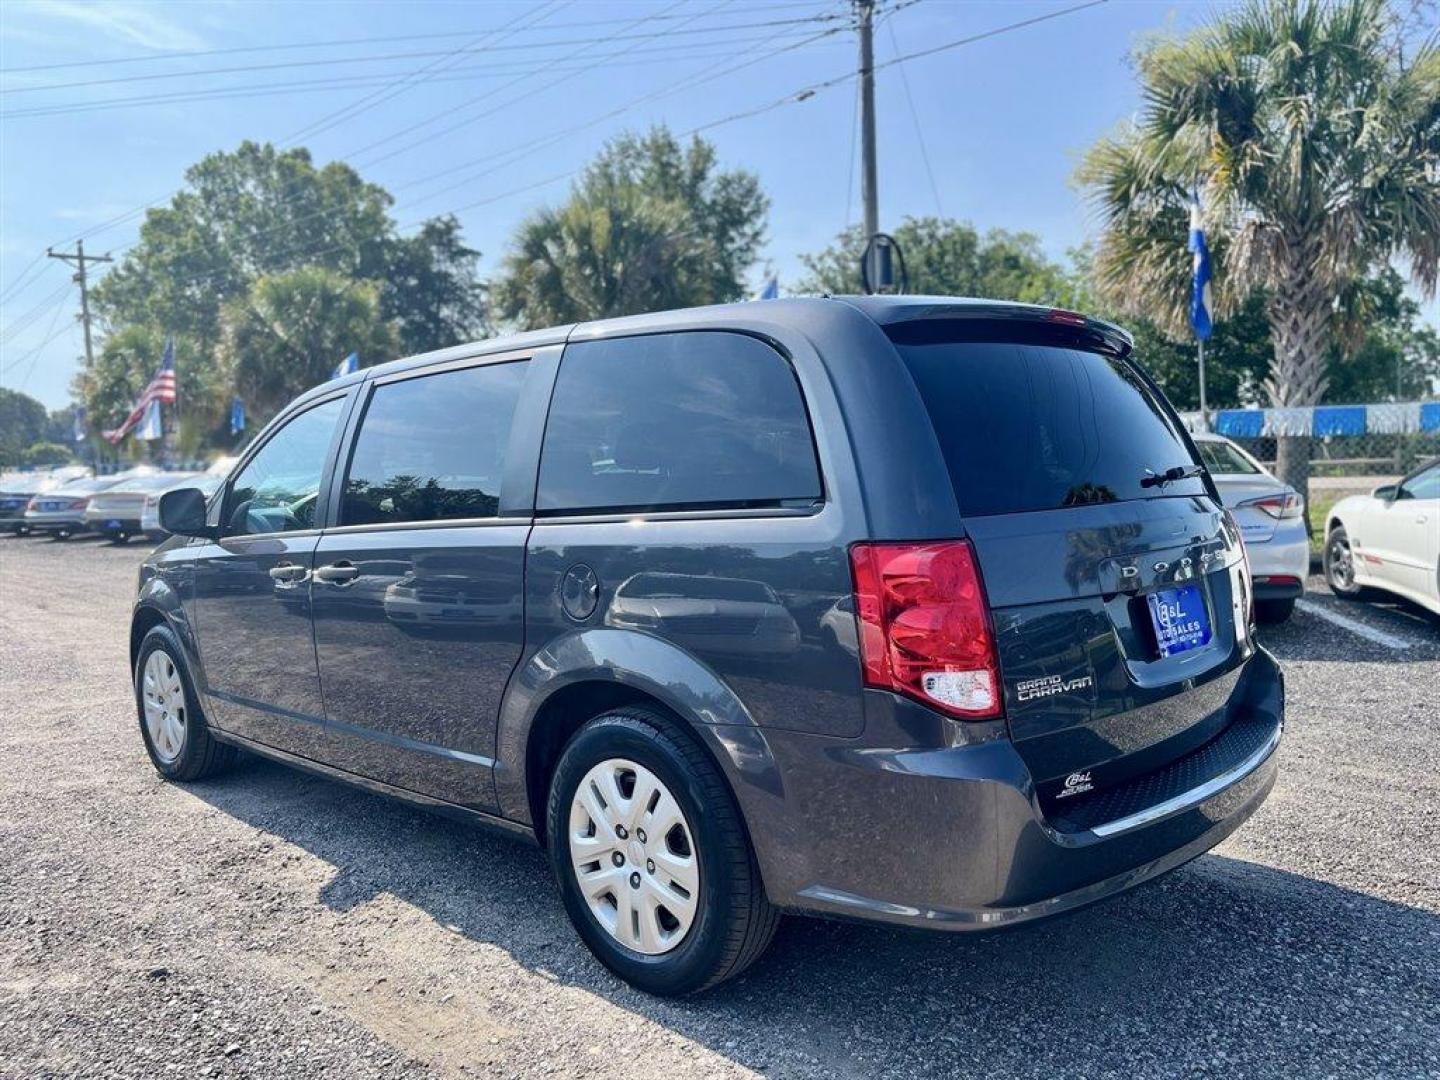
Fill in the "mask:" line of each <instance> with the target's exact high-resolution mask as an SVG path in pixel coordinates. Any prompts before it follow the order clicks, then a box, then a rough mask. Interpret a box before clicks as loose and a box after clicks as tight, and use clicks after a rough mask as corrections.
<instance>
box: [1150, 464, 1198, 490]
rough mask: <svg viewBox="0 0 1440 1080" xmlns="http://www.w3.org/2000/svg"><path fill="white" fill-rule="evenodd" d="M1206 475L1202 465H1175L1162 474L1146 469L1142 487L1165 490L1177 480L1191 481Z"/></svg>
mask: <svg viewBox="0 0 1440 1080" xmlns="http://www.w3.org/2000/svg"><path fill="white" fill-rule="evenodd" d="M1204 473H1205V469H1204V467H1203V466H1200V465H1173V466H1171V467H1170V468H1168V469H1166V470H1165V471H1164V472H1162V473H1157V472H1155V471H1154V470H1153V469H1146V470H1145V476H1144V478H1143V479H1142V480H1141V481H1140V486H1141V487H1159V488H1163V487H1164V486H1165V485H1166V484H1172V483H1174V482H1175V481H1176V480H1189V479H1191V478H1192V477H1195V476H1203V475H1204Z"/></svg>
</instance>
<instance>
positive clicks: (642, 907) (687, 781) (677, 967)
mask: <svg viewBox="0 0 1440 1080" xmlns="http://www.w3.org/2000/svg"><path fill="white" fill-rule="evenodd" d="M546 817H547V822H548V829H547V837H548V841H549V848H550V862H551V866H552V868H553V870H554V872H555V876H556V879H557V880H558V882H559V884H560V892H561V895H562V897H563V899H564V901H565V909H566V911H567V912H568V914H569V916H570V920H571V922H573V923H574V924H575V928H576V929H577V930H578V931H579V933H580V936H581V938H582V939H583V940H584V942H585V944H586V945H587V946H588V947H589V949H590V951H591V952H592V953H594V954H595V956H596V957H597V958H598V959H599V960H600V962H601V963H603V964H604V965H605V966H606V967H608V968H609V969H610V970H611V971H613V972H615V974H617V975H619V976H620V977H621V978H622V979H624V980H626V981H627V982H629V983H631V984H633V985H634V986H637V987H639V988H640V989H641V990H645V991H648V992H649V993H652V994H661V995H678V994H688V993H693V992H695V991H698V990H704V989H708V988H709V987H712V986H715V985H716V984H717V983H720V982H723V981H724V980H726V979H729V978H732V977H734V976H735V975H738V974H739V973H740V972H741V971H743V970H744V969H745V968H746V967H748V966H749V965H750V964H751V963H753V962H754V961H755V960H756V959H757V958H758V957H759V956H760V954H761V953H763V952H764V951H765V948H766V946H767V945H769V943H770V939H771V938H772V937H773V936H774V933H775V927H776V924H777V922H778V920H779V913H778V912H777V911H776V910H775V908H774V907H772V906H771V904H770V902H769V901H768V899H767V898H766V896H765V890H764V886H763V885H762V884H761V881H760V872H759V869H758V867H757V866H756V863H755V858H754V855H753V853H752V852H751V849H750V842H749V840H748V838H747V836H746V833H745V827H744V825H743V823H742V821H741V818H740V813H739V810H738V809H737V808H736V806H735V802H734V800H733V799H732V797H731V795H730V791H729V789H728V788H727V787H726V785H725V781H724V779H723V778H722V777H721V775H720V772H719V770H718V769H717V768H716V767H715V765H714V763H713V762H712V761H711V760H710V758H709V757H708V756H707V755H706V753H705V752H704V750H702V749H701V748H700V747H698V746H696V745H695V744H694V743H692V742H691V741H690V739H688V738H687V737H685V735H683V734H681V733H680V732H678V731H677V730H676V729H675V726H674V722H673V721H671V720H670V719H669V718H668V717H666V716H664V715H663V714H660V713H658V712H654V711H651V710H649V709H644V708H629V709H623V710H619V711H616V712H612V713H607V714H605V715H603V716H599V717H596V718H595V719H594V720H591V721H590V722H589V723H587V724H586V725H585V726H584V727H583V728H581V729H580V730H579V731H578V732H577V733H576V734H575V736H574V737H573V738H572V739H571V740H570V743H569V745H568V746H567V747H566V748H565V752H564V754H563V755H562V756H561V758H560V763H559V765H558V766H557V767H556V770H555V776H554V781H553V783H552V784H551V788H550V801H549V806H548V812H547V815H546Z"/></svg>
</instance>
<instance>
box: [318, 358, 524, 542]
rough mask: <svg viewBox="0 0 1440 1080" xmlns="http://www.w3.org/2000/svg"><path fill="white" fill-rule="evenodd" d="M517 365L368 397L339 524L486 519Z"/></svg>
mask: <svg viewBox="0 0 1440 1080" xmlns="http://www.w3.org/2000/svg"><path fill="white" fill-rule="evenodd" d="M524 378H525V362H524V361H518V362H515V363H506V364H488V365H484V366H481V367H470V368H462V369H460V370H458V371H442V372H440V373H439V374H436V375H423V376H420V377H419V378H414V379H406V380H404V381H402V382H394V383H385V384H383V385H381V386H377V387H376V388H375V392H374V393H373V394H372V395H371V398H370V404H369V406H368V407H367V408H366V410H365V418H364V419H363V420H362V421H361V422H360V434H359V436H358V437H357V438H356V440H355V451H354V453H353V455H352V456H351V459H350V468H349V471H348V472H347V474H346V476H345V494H344V498H343V500H342V502H341V508H340V524H342V525H373V524H377V523H382V522H405V521H443V520H446V519H454V518H488V517H495V516H496V515H497V514H498V513H499V509H500V479H501V477H502V476H503V475H504V473H505V449H506V446H507V445H508V444H509V441H510V422H511V420H512V419H513V418H514V415H515V403H516V401H518V400H519V397H520V384H521V383H522V382H523V380H524Z"/></svg>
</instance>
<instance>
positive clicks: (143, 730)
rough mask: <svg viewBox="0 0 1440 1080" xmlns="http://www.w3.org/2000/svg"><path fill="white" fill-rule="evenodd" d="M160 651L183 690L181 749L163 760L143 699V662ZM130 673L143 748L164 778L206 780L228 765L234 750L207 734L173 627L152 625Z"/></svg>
mask: <svg viewBox="0 0 1440 1080" xmlns="http://www.w3.org/2000/svg"><path fill="white" fill-rule="evenodd" d="M162 651H163V652H164V653H165V655H166V656H168V657H169V659H170V662H171V663H172V664H174V665H175V670H176V671H177V672H178V674H179V676H180V685H181V687H182V688H183V689H184V692H185V721H184V729H185V734H184V737H183V739H182V741H181V747H180V753H179V754H178V755H176V756H175V758H174V759H173V760H171V761H166V760H165V757H164V756H162V755H161V754H160V753H159V752H158V751H157V750H156V748H155V744H154V743H153V742H152V741H151V738H150V730H149V727H148V726H147V725H146V723H145V700H144V696H143V689H142V680H143V677H144V671H145V664H146V662H147V661H148V660H149V659H150V657H151V655H152V654H154V653H155V652H162ZM132 674H133V677H134V681H135V711H136V714H137V716H138V718H139V721H140V738H141V740H142V741H143V742H144V743H145V752H146V753H147V754H149V755H150V763H151V764H152V765H154V766H155V771H156V772H158V773H159V774H160V775H161V776H163V777H165V779H166V780H178V781H181V782H186V781H191V780H206V779H208V778H210V777H212V776H215V775H217V774H219V773H221V772H223V771H225V770H226V769H227V768H229V767H230V764H231V762H233V761H234V759H235V750H234V748H233V747H231V746H228V745H226V744H225V743H222V742H220V741H219V740H218V739H216V738H215V737H214V736H213V735H211V734H210V727H209V724H208V723H207V722H206V720H205V712H204V710H203V709H201V708H200V703H199V700H198V699H197V698H196V696H195V684H194V682H193V681H192V680H191V678H190V670H189V669H188V668H187V667H186V666H185V653H184V651H183V650H182V649H181V648H180V642H179V641H178V640H177V639H176V637H175V632H174V631H173V630H171V629H170V628H169V627H168V626H156V627H153V628H151V630H150V632H149V633H147V634H146V635H145V638H144V640H143V641H141V642H140V651H139V652H138V653H137V654H136V659H135V670H134V672H133V673H132Z"/></svg>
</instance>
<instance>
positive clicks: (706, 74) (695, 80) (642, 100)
mask: <svg viewBox="0 0 1440 1080" xmlns="http://www.w3.org/2000/svg"><path fill="white" fill-rule="evenodd" d="M842 29H843V27H835V28H829V29H826V30H823V31H820V32H818V33H816V34H813V35H811V36H809V37H807V38H805V39H803V40H801V41H799V42H794V43H791V44H788V45H782V46H780V47H778V48H776V49H773V50H771V51H769V52H766V53H762V54H761V55H759V56H756V57H751V58H750V59H748V60H746V61H744V62H742V63H740V64H738V65H735V66H733V67H730V68H727V69H725V70H723V71H719V72H715V73H714V74H710V72H712V71H713V69H714V68H715V67H717V66H718V64H711V65H709V66H707V67H704V68H702V69H701V70H700V71H698V72H695V73H693V74H692V75H689V76H687V77H685V78H684V79H682V80H680V81H678V82H676V83H672V84H670V85H669V86H666V87H662V88H661V89H660V90H657V91H653V92H651V93H648V94H644V95H641V96H640V97H638V98H635V99H632V100H631V101H629V102H626V103H625V104H623V105H621V106H619V107H617V108H614V109H611V110H609V111H608V112H606V113H604V114H602V115H600V116H597V117H594V118H592V119H591V120H589V121H586V122H585V123H582V124H578V125H574V126H572V127H570V128H566V129H564V130H563V131H560V132H553V133H551V135H548V136H542V137H540V138H538V139H533V140H529V141H527V142H525V143H521V144H519V145H517V146H512V147H510V148H508V149H506V150H503V151H499V152H498V153H497V152H492V153H489V154H486V155H484V156H483V157H481V158H477V159H474V160H472V161H470V162H462V163H461V164H459V165H455V166H451V167H450V168H448V169H443V170H440V171H433V172H430V173H427V174H426V175H425V176H424V177H422V178H420V179H419V180H416V181H411V182H409V183H406V184H401V185H398V186H397V187H395V188H393V190H394V191H396V192H400V191H405V190H408V189H411V188H414V187H415V186H417V185H424V184H429V183H431V182H433V181H434V180H436V179H438V178H441V177H444V176H446V175H449V174H453V173H455V172H457V171H462V170H464V169H467V168H471V167H473V166H475V165H477V164H481V163H485V164H488V165H489V167H488V168H486V169H485V170H483V171H482V172H481V173H479V174H476V175H475V176H472V177H470V178H468V179H469V180H474V179H478V178H479V176H483V175H488V174H489V173H491V172H494V171H497V170H498V169H499V168H502V167H508V166H510V165H513V164H516V163H517V162H518V161H520V160H523V159H524V157H525V156H528V155H521V156H519V157H515V158H513V159H512V160H509V161H503V162H501V163H499V164H496V163H495V159H496V158H497V157H504V156H506V155H510V154H515V153H518V152H519V151H522V150H527V149H531V148H532V147H533V148H534V149H542V148H543V146H544V145H550V144H551V143H553V142H555V141H559V139H561V138H563V137H566V136H568V135H572V134H575V133H577V132H578V131H582V130H585V129H586V128H589V127H594V126H595V125H596V124H599V123H602V122H603V121H605V120H607V119H610V118H611V117H613V116H616V115H619V114H621V113H623V112H625V111H627V110H629V109H631V108H636V107H638V106H640V105H643V104H646V103H648V102H650V101H654V100H657V99H659V98H662V97H667V96H669V95H671V94H675V93H679V92H681V91H684V90H690V89H694V88H695V87H696V86H699V85H703V84H704V83H707V82H712V81H714V80H715V79H719V78H724V77H725V76H727V75H731V74H734V73H736V72H738V71H741V70H744V69H745V68H748V67H752V66H754V65H755V64H758V63H761V62H763V61H765V60H768V59H771V58H773V57H775V56H778V55H781V54H783V53H786V52H790V51H793V50H795V49H798V48H801V47H803V46H805V45H808V44H811V43H813V42H815V41H818V40H822V39H824V38H826V37H830V36H832V35H834V34H836V33H839V32H840V31H841V30H842ZM739 55H743V53H739V54H737V53H731V54H729V56H728V57H727V58H726V59H733V58H735V57H736V56H739ZM722 62H723V61H722ZM439 134H444V133H443V132H441V133H437V135H432V136H428V137H427V138H435V137H438V135H439ZM467 182H468V181H467ZM300 186H301V185H300V184H298V183H297V184H296V185H295V187H294V189H293V190H297V191H298V190H299V188H300ZM455 186H458V185H450V186H449V187H446V188H443V189H441V190H439V191H434V192H431V193H430V194H429V195H427V196H424V198H425V199H430V198H435V197H436V196H438V195H440V194H443V193H444V192H445V191H449V190H453V188H454V187H455ZM287 197H288V196H287ZM152 205H153V204H152ZM324 213H326V211H324V210H317V211H314V212H312V213H310V214H307V215H303V216H302V217H300V218H296V219H293V220H291V221H289V222H286V223H284V224H283V225H277V226H274V227H272V228H270V229H267V230H262V231H261V232H260V233H257V234H255V236H253V237H251V239H258V238H260V237H263V236H265V235H268V234H270V233H273V232H277V231H284V230H289V229H292V228H293V227H294V226H296V225H298V224H301V223H303V222H304V221H307V220H310V219H313V218H315V217H319V216H322V215H323V214H324ZM92 235H93V234H92ZM137 243H138V241H137ZM129 246H130V247H133V246H134V245H129ZM127 250H129V247H126V248H121V249H120V251H121V253H123V252H125V251H127Z"/></svg>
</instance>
